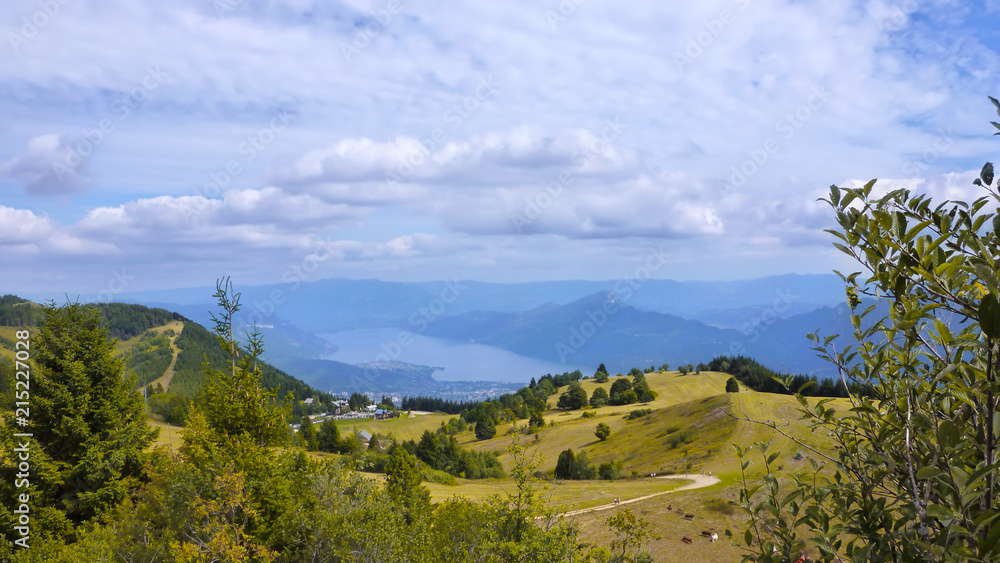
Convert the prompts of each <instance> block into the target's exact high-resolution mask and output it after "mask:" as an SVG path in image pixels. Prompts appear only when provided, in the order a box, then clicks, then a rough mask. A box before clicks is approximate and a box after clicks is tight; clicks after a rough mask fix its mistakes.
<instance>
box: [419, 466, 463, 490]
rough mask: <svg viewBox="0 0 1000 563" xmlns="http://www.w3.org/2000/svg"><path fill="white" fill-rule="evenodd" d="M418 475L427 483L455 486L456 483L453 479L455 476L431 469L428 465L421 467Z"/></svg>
mask: <svg viewBox="0 0 1000 563" xmlns="http://www.w3.org/2000/svg"><path fill="white" fill-rule="evenodd" d="M420 477H421V478H422V479H423V480H424V481H427V482H428V483H438V484H440V485H449V486H455V485H456V484H457V483H458V482H457V481H455V477H454V476H453V475H448V474H447V473H445V472H444V471H439V470H437V469H431V468H430V467H424V468H423V469H421V470H420Z"/></svg>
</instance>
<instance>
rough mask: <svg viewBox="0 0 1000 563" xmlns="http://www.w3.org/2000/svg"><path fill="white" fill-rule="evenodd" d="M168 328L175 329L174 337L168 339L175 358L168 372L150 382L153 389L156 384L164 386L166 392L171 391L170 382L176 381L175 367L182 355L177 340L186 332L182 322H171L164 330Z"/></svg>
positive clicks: (171, 360)
mask: <svg viewBox="0 0 1000 563" xmlns="http://www.w3.org/2000/svg"><path fill="white" fill-rule="evenodd" d="M175 324H176V326H175ZM167 328H172V329H174V335H173V336H168V337H167V338H169V339H170V350H171V352H172V353H173V357H172V358H170V365H169V366H167V370H166V371H165V372H163V375H161V376H160V377H158V378H156V379H155V380H153V381H150V382H149V384H150V385H152V386H153V387H156V384H157V383H159V384H160V385H162V386H163V390H164V391H169V390H170V382H171V381H172V380H173V379H174V366H176V365H177V356H178V355H179V354H180V353H181V351H180V349H179V348H178V347H177V339H178V338H180V335H181V332H183V331H184V323H182V322H180V321H171V322H170V323H167V326H166V328H164V330H166V329H167Z"/></svg>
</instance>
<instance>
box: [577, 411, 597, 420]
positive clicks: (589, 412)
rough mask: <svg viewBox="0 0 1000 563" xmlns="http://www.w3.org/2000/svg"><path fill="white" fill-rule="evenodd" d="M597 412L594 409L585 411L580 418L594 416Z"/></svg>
mask: <svg viewBox="0 0 1000 563" xmlns="http://www.w3.org/2000/svg"><path fill="white" fill-rule="evenodd" d="M596 417H597V413H596V412H594V411H587V412H584V413H583V414H581V415H580V418H596Z"/></svg>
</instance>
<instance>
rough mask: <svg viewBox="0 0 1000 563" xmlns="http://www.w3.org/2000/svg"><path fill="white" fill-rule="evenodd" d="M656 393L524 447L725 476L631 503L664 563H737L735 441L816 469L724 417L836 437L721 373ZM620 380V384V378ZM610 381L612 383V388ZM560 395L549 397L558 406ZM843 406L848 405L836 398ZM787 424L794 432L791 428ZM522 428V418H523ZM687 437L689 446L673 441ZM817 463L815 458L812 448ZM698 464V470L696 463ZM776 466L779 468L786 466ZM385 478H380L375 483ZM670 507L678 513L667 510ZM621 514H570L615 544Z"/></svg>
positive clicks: (577, 498) (667, 379) (174, 437)
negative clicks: (729, 388)
mask: <svg viewBox="0 0 1000 563" xmlns="http://www.w3.org/2000/svg"><path fill="white" fill-rule="evenodd" d="M646 378H647V380H648V381H649V383H650V386H651V387H652V388H653V389H655V390H656V391H658V392H659V397H658V398H657V400H656V401H653V402H651V403H649V404H648V405H627V406H616V407H602V408H599V409H588V410H590V411H592V412H595V413H596V414H597V415H598V416H597V418H587V419H585V418H581V417H580V414H581V412H580V411H573V412H571V413H562V412H559V411H550V412H549V413H547V416H546V420H555V421H556V425H555V426H554V427H547V428H545V429H544V430H542V431H541V433H540V434H539V441H538V442H535V441H534V439H533V438H530V437H522V439H521V442H522V443H523V444H525V445H527V446H528V447H529V450H531V451H532V452H534V453H535V454H536V455H537V456H538V458H539V460H540V462H541V464H540V467H539V469H541V470H543V471H546V472H550V471H551V470H552V469H553V468H554V466H555V461H556V458H557V457H558V455H559V452H560V451H562V450H563V449H566V448H573V449H574V450H577V451H579V450H585V451H587V454H588V456H589V457H590V459H591V461H592V462H593V463H595V464H596V463H600V462H603V461H609V460H622V461H623V462H624V463H625V471H624V473H625V474H626V475H628V474H630V473H631V471H636V472H638V473H639V474H640V475H642V474H648V473H650V472H657V473H662V474H666V473H669V472H673V473H683V472H687V471H691V472H695V473H700V472H703V471H704V472H708V473H711V474H713V475H716V476H718V477H720V478H721V479H722V482H721V483H720V484H718V485H716V486H713V487H709V488H706V489H700V490H694V491H683V492H677V493H673V492H671V493H669V494H666V495H661V496H657V497H654V498H650V499H647V500H643V501H638V502H635V503H632V504H629V505H628V508H629V509H630V510H632V511H633V512H634V513H635V514H637V515H639V516H641V517H642V518H644V519H645V520H647V521H648V522H650V524H651V527H652V530H653V531H654V532H655V533H656V534H658V535H659V536H660V539H658V540H655V541H653V542H651V543H650V548H651V551H652V552H653V554H654V560H656V561H663V562H674V561H677V562H681V561H683V562H685V563H686V562H689V561H701V560H705V557H706V555H708V556H710V557H711V558H712V560H720V561H736V560H738V559H739V555H740V554H741V551H740V550H739V548H736V547H733V546H732V545H730V544H729V543H728V542H727V541H726V539H725V537H724V535H723V532H724V530H725V529H727V528H729V529H732V530H734V531H736V532H738V531H740V530H742V526H743V523H744V521H745V518H744V516H743V514H742V513H741V512H740V511H739V510H738V509H736V507H735V506H734V505H733V504H731V503H732V502H735V501H737V500H738V499H739V489H738V487H739V464H738V461H737V459H736V457H735V455H734V452H733V449H732V447H731V444H739V445H741V446H750V445H751V444H752V443H753V442H762V441H766V440H769V439H770V440H773V442H772V451H781V452H782V455H781V456H780V457H779V458H778V460H777V461H776V462H775V465H783V466H784V467H783V469H782V470H781V471H778V473H779V475H783V476H790V475H791V473H793V472H795V471H797V470H805V469H807V467H808V462H806V461H795V460H794V459H793V456H794V454H795V452H796V451H798V450H801V449H803V448H801V447H800V446H798V445H796V444H794V443H793V442H792V441H791V440H790V439H788V438H785V437H783V436H781V435H780V434H779V433H778V432H776V431H775V429H772V428H769V427H767V426H765V425H761V424H753V423H750V422H746V421H742V420H736V419H733V418H731V417H729V416H728V415H726V414H725V413H724V412H723V410H725V411H729V412H731V413H732V414H733V415H734V416H737V417H749V418H751V419H754V420H760V421H767V420H773V421H775V423H776V425H777V427H778V429H780V430H782V431H784V432H787V433H789V434H791V435H793V436H796V437H797V438H799V439H800V440H802V441H804V442H805V443H807V444H810V445H813V446H818V447H823V446H824V445H825V444H828V443H829V442H828V438H824V437H821V436H817V435H814V434H812V433H810V431H809V428H808V426H807V425H806V424H805V423H804V422H803V421H800V420H799V419H798V413H797V410H796V409H797V408H798V403H797V402H796V401H795V399H794V398H793V397H790V396H784V395H772V394H765V393H756V392H754V391H750V390H747V389H745V388H744V389H742V390H741V391H740V392H739V393H735V394H727V393H725V391H724V389H725V381H726V379H728V376H727V375H725V374H719V373H702V374H699V375H686V376H681V375H679V374H678V373H676V372H667V373H659V374H650V375H647V377H646ZM612 381H613V378H612ZM610 384H611V381H609V382H608V383H605V384H603V386H605V387H610ZM583 385H584V388H585V389H587V391H588V394H589V393H591V392H593V389H594V388H595V387H596V386H597V385H598V384H597V383H595V382H594V381H592V380H587V381H584V382H583ZM556 397H557V396H555V397H553V398H552V399H551V400H550V403H553V404H554V402H555V399H556ZM836 403H839V405H840V408H844V406H845V404H846V403H845V402H844V401H837V402H836ZM636 408H652V409H654V411H653V413H652V414H650V415H647V416H645V417H642V418H638V419H635V420H624V419H623V416H625V415H627V414H628V412H629V411H631V410H633V409H636ZM449 418H451V416H450V415H445V414H441V413H435V414H430V415H421V416H417V417H415V418H406V417H401V418H397V419H393V420H388V421H373V420H358V421H338V427H339V428H340V431H341V433H342V434H344V433H347V432H351V431H354V430H368V431H369V432H378V433H379V434H382V435H386V434H390V433H391V434H392V435H393V436H395V437H396V438H397V439H401V440H408V439H417V438H419V436H420V434H421V433H423V431H424V430H432V431H433V430H434V429H436V428H437V427H438V426H439V425H440V424H441V422H442V421H446V420H448V419H449ZM786 420H787V421H788V422H789V424H788V426H785V425H784V421H786ZM522 422H523V421H522ZM599 422H606V423H607V424H609V425H610V426H611V427H612V434H611V437H610V438H609V439H608V440H607V441H606V442H599V441H598V440H597V438H596V437H595V436H594V435H593V429H594V427H595V426H596V425H597V424H598V423H599ZM156 426H158V427H160V428H161V434H160V438H159V439H158V442H157V443H161V444H172V445H173V446H174V447H177V445H178V444H179V431H180V429H178V428H175V427H167V426H166V425H162V424H157V425H156ZM510 427H511V425H505V426H503V427H501V428H498V436H497V437H496V438H494V439H492V440H486V441H477V440H475V437H474V436H473V435H472V432H465V433H463V434H460V435H459V436H458V438H459V440H460V442H462V443H463V444H464V445H465V446H466V447H470V448H474V449H477V450H480V451H502V452H505V450H506V448H507V447H508V446H509V445H510V444H511V442H512V438H511V437H510V436H504V435H503V434H504V432H505V431H506V430H507V429H509V428H510ZM684 433H687V435H688V438H689V441H686V442H685V441H681V440H675V442H676V445H673V444H672V443H671V438H675V437H676V436H678V435H681V434H684ZM803 453H804V454H806V455H807V456H808V454H809V452H808V451H806V450H803ZM500 459H501V461H503V462H504V466H505V467H506V468H507V469H509V468H510V460H509V456H508V455H507V454H506V453H503V454H501V456H500ZM753 462H754V463H753V465H751V466H750V469H749V473H750V475H751V476H752V477H758V476H759V475H760V474H761V472H762V470H763V467H762V465H761V462H760V458H759V456H756V457H754V459H753ZM688 463H691V468H690V470H689V469H688V466H687V464H688ZM772 469H774V470H777V467H773V468H772ZM376 478H377V477H376ZM683 483H684V482H683V481H671V480H658V479H657V480H654V479H648V478H639V479H623V480H620V481H617V482H614V483H611V482H607V481H587V482H565V481H551V482H549V483H547V484H546V485H545V486H546V488H547V490H548V492H547V498H549V499H550V502H552V503H554V505H555V506H557V507H559V509H560V511H562V510H572V509H579V508H588V507H593V506H596V505H600V504H607V503H609V502H610V501H611V499H613V498H615V497H620V498H622V499H632V498H637V497H641V496H645V495H647V494H650V493H654V492H660V491H667V490H670V489H673V488H676V487H678V486H680V485H682V484H683ZM425 485H426V486H427V487H428V488H429V489H430V490H431V496H432V499H433V500H434V501H440V500H444V499H446V498H450V497H452V496H461V497H466V498H470V499H474V500H483V499H485V498H487V497H489V496H490V495H492V494H495V493H498V492H501V491H504V490H509V489H510V488H511V486H512V484H511V482H510V481H509V480H484V481H472V480H465V479H458V480H457V485H455V486H448V485H440V484H436V483H425ZM668 507H671V508H672V510H668ZM622 508H623V507H618V508H613V509H611V510H603V511H596V512H590V513H586V514H581V515H577V516H572V517H570V518H571V519H572V520H573V521H574V522H575V523H577V524H578V525H579V526H580V529H581V532H582V536H581V537H583V538H586V541H588V542H590V543H593V544H598V545H607V544H608V542H610V540H611V539H612V537H611V535H610V533H609V532H608V530H607V527H606V525H605V522H606V520H607V518H608V517H609V516H611V515H612V514H614V511H615V510H621V509H622ZM687 512H690V513H693V514H695V515H696V517H695V519H694V520H693V521H689V520H685V519H684V518H683V514H685V513H687ZM702 530H712V531H716V532H718V533H719V535H720V538H721V539H720V541H719V542H717V543H714V544H713V543H710V542H709V541H708V540H707V539H703V538H701V537H700V535H699V534H700V532H701V531H702ZM683 536H688V537H691V538H694V540H695V541H694V543H692V544H685V543H682V542H681V541H680V539H681V538H682V537H683Z"/></svg>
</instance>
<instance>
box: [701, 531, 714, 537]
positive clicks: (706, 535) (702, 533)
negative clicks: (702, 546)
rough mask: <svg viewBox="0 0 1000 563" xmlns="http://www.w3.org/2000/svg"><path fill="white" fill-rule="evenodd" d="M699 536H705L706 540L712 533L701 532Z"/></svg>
mask: <svg viewBox="0 0 1000 563" xmlns="http://www.w3.org/2000/svg"><path fill="white" fill-rule="evenodd" d="M701 535H703V536H705V537H706V538H707V537H709V536H711V535H712V532H709V531H708V530H702V531H701Z"/></svg>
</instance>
